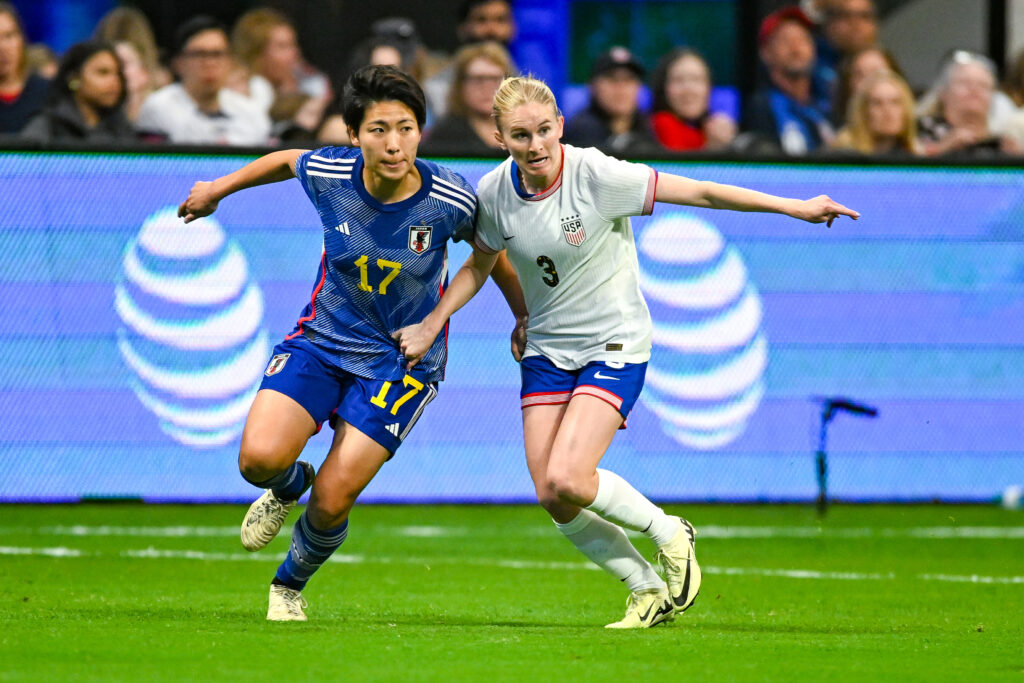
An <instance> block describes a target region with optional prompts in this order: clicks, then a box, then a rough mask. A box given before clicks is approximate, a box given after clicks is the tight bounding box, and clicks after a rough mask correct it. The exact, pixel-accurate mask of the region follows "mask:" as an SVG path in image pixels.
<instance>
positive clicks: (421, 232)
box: [409, 225, 434, 254]
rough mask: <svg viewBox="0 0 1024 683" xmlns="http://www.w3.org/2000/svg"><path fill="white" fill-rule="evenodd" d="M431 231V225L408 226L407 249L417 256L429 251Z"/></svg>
mask: <svg viewBox="0 0 1024 683" xmlns="http://www.w3.org/2000/svg"><path fill="white" fill-rule="evenodd" d="M433 231H434V227H433V226H432V225H410V226H409V249H410V250H412V251H413V252H414V253H417V254H422V253H423V252H425V251H426V250H427V249H430V233H431V232H433Z"/></svg>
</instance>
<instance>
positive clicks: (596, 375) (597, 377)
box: [594, 370, 619, 382]
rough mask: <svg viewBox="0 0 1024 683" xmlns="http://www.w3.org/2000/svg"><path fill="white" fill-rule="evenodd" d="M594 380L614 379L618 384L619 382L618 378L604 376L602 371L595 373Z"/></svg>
mask: <svg viewBox="0 0 1024 683" xmlns="http://www.w3.org/2000/svg"><path fill="white" fill-rule="evenodd" d="M594 379H613V380H615V381H616V382H618V381H619V378H618V377H612V376H611V375H602V374H601V371H600V370H598V371H597V372H595V373H594Z"/></svg>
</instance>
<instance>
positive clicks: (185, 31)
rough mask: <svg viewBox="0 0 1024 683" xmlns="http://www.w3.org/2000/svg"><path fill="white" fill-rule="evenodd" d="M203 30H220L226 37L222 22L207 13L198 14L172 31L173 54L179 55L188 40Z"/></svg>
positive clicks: (225, 28) (226, 32) (226, 30)
mask: <svg viewBox="0 0 1024 683" xmlns="http://www.w3.org/2000/svg"><path fill="white" fill-rule="evenodd" d="M203 31H220V32H221V33H223V34H224V38H225V40H226V39H227V37H228V29H227V27H226V26H225V25H224V24H222V23H221V22H219V21H217V20H216V19H214V18H213V17H211V16H209V15H207V14H200V15H198V16H195V17H192V18H191V19H189V20H188V21H186V22H185V23H184V24H182V25H181V26H179V27H178V30H176V31H175V32H174V56H178V55H180V54H181V52H182V50H184V49H185V45H186V44H187V43H188V41H190V40H192V38H193V36H195V35H196V34H197V33H202V32H203Z"/></svg>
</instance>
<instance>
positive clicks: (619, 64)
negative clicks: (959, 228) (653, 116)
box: [565, 45, 661, 156]
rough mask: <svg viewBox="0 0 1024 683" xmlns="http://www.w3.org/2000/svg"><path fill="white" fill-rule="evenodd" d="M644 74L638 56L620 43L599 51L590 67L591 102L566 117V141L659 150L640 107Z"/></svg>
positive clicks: (627, 150) (625, 150) (623, 150)
mask: <svg viewBox="0 0 1024 683" xmlns="http://www.w3.org/2000/svg"><path fill="white" fill-rule="evenodd" d="M645 74H646V72H645V70H644V66H643V64H641V63H640V60H639V59H637V57H636V56H635V55H634V54H633V53H632V52H630V51H629V50H627V49H626V48H624V47H622V46H618V45H617V46H615V47H613V48H611V49H610V50H608V51H607V52H604V53H602V54H600V55H598V57H597V59H595V60H594V64H593V65H592V66H591V69H590V105H589V106H588V107H587V108H586V109H584V110H583V111H581V112H580V113H578V114H576V116H574V117H572V118H571V119H569V120H568V121H566V123H565V141H566V142H568V143H569V144H573V145H577V146H581V147H584V146H585V147H600V148H602V149H605V150H608V151H612V152H615V153H617V154H619V155H626V154H628V155H631V156H637V155H642V154H644V153H645V152H651V151H656V150H660V149H661V145H659V144H658V141H657V140H656V139H655V137H654V132H653V131H652V130H651V124H650V121H649V120H648V118H647V115H646V114H645V113H644V112H643V111H641V109H640V99H639V98H640V86H641V85H643V80H644V76H645Z"/></svg>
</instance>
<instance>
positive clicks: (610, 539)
mask: <svg viewBox="0 0 1024 683" xmlns="http://www.w3.org/2000/svg"><path fill="white" fill-rule="evenodd" d="M494 117H495V119H496V123H497V126H498V132H497V136H498V139H499V142H500V143H501V145H502V147H504V148H506V149H508V151H509V152H510V155H511V156H510V158H509V159H507V160H506V161H505V162H504V163H502V164H501V165H500V166H499V167H498V168H496V169H494V170H493V171H491V172H490V173H488V174H487V175H485V176H484V177H483V179H481V181H480V185H479V187H478V191H477V194H478V196H479V205H478V207H479V208H478V215H477V226H476V235H475V239H474V249H473V253H472V255H471V256H470V257H469V258H468V259H467V261H466V263H465V264H464V265H463V266H462V268H461V269H460V271H459V272H458V273H457V274H456V276H455V278H454V279H453V280H452V283H451V286H450V287H449V289H448V291H446V292H445V294H444V296H443V297H442V298H441V300H440V301H439V302H438V304H437V306H436V307H435V308H434V310H433V311H432V312H431V313H430V314H429V315H428V316H427V317H426V318H425V319H424V320H423V322H422V323H420V324H418V325H412V326H409V327H406V328H403V329H401V330H399V331H397V332H396V333H395V335H394V336H395V338H396V339H398V340H399V343H400V346H401V349H402V351H403V353H404V354H405V356H406V358H407V359H408V361H409V364H410V367H411V366H413V365H415V364H416V363H417V362H418V361H419V360H420V358H422V356H423V354H424V353H426V352H427V351H428V350H429V349H430V346H431V344H432V343H433V342H434V340H435V338H436V337H437V335H438V334H439V333H440V332H441V330H442V329H443V328H444V325H445V323H446V322H447V320H448V318H449V316H451V315H452V314H453V313H454V312H455V311H456V310H458V309H459V308H461V307H462V306H463V305H464V304H465V303H466V302H467V301H468V300H469V299H470V298H472V296H473V295H474V294H475V293H476V292H477V291H478V290H479V289H480V287H481V286H482V285H483V283H484V281H485V280H486V278H487V276H488V274H489V273H490V270H491V268H492V267H493V265H494V263H495V260H496V258H497V256H498V254H499V253H500V252H502V251H506V252H507V255H508V258H509V260H510V261H511V263H512V265H513V267H514V268H515V271H516V273H517V274H518V276H519V281H520V283H521V285H522V288H523V293H524V295H525V297H526V304H527V310H528V312H529V316H528V319H527V320H520V323H519V326H518V327H525V332H526V335H525V337H526V340H525V347H524V348H523V350H522V363H521V373H522V382H523V386H522V391H521V397H522V409H523V437H524V440H525V447H526V462H527V466H528V467H529V469H530V474H531V476H532V478H533V483H534V486H535V487H536V490H537V498H538V500H539V502H540V504H541V505H542V506H543V507H544V508H545V509H546V510H547V511H548V512H549V513H550V514H551V517H552V518H553V519H554V521H555V525H556V526H557V527H558V529H559V530H560V531H561V532H562V533H563V534H564V535H565V536H566V537H567V538H568V539H569V540H570V541H571V542H572V543H573V544H574V545H575V546H576V547H577V548H578V549H579V550H580V551H581V552H582V553H583V554H584V555H586V556H587V557H588V558H590V559H591V560H592V561H594V562H595V563H596V564H598V565H599V566H601V567H602V568H603V569H605V570H606V571H608V572H609V573H611V574H612V575H613V576H615V577H616V578H618V579H620V580H621V581H623V582H624V583H625V584H626V585H627V586H628V587H629V589H630V597H629V601H628V603H627V607H626V614H625V617H624V618H623V619H622V620H620V621H618V622H615V623H612V624H608V627H609V628H647V627H650V626H653V625H655V624H658V623H660V622H663V621H667V620H670V619H672V618H673V617H674V615H675V613H677V612H682V611H684V610H686V609H687V608H688V607H690V605H692V604H693V601H694V599H696V597H697V593H698V591H699V590H700V583H701V572H700V568H699V566H698V565H697V559H696V555H695V552H694V530H693V527H692V526H691V525H690V523H689V522H687V521H686V520H683V519H681V518H679V517H672V516H669V515H666V514H665V512H664V511H663V510H662V509H661V508H659V507H658V506H656V505H654V504H653V503H651V502H650V501H649V500H648V499H647V498H646V497H644V496H643V494H641V493H640V492H639V491H637V490H636V489H634V488H633V487H632V486H631V485H630V484H629V483H628V482H626V481H625V480H624V479H622V478H621V477H620V476H618V475H616V474H615V473H613V472H610V471H608V470H605V469H599V468H598V464H599V463H600V461H601V458H602V457H603V456H604V454H605V451H606V450H607V449H608V447H609V445H610V444H611V441H612V437H613V436H614V435H615V432H616V431H617V430H618V429H619V428H621V427H622V426H623V425H624V422H625V419H626V416H627V415H628V414H629V410H630V408H631V407H632V406H633V404H634V403H635V402H636V399H637V397H638V396H639V394H640V389H641V388H642V386H643V377H644V373H645V371H646V367H647V361H648V359H649V358H650V355H651V332H652V325H651V318H650V314H649V313H648V310H647V305H646V303H645V302H644V299H643V297H642V295H641V293H640V286H639V274H638V265H637V256H636V246H635V244H634V241H633V232H632V228H631V226H630V221H629V216H639V215H646V214H650V213H651V211H652V210H653V208H654V203H655V202H666V203H669V204H681V205H688V206H697V207H705V208H713V209H731V210H735V211H763V212H772V213H782V214H785V215H788V216H792V217H794V218H800V219H803V220H806V221H809V222H812V223H824V222H827V223H828V225H829V226H831V224H832V221H833V220H835V219H836V218H837V217H838V216H851V217H853V218H854V219H856V218H858V217H859V214H857V212H855V211H852V210H850V209H848V208H846V207H845V206H842V205H840V204H838V203H836V202H834V201H832V200H831V199H829V198H828V197H826V196H820V197H816V198H814V199H809V200H806V201H800V200H796V199H784V198H781V197H776V196H773V195H768V194H764V193H761V192H755V191H753V190H747V189H743V188H739V187H735V186H731V185H722V184H717V183H712V182H706V181H697V180H691V179H689V178H683V177H680V176H674V175H669V174H658V173H657V172H655V171H654V170H653V169H651V168H649V167H647V166H644V165H641V164H633V163H628V162H624V161H619V160H616V159H613V158H611V157H608V156H606V155H604V154H603V153H601V152H599V151H598V150H596V149H592V148H588V149H579V148H576V147H571V146H569V145H562V144H561V143H560V142H559V140H560V138H561V136H562V126H563V118H562V116H561V115H560V113H559V110H558V105H557V104H556V102H555V98H554V95H553V94H552V93H551V90H550V89H549V88H548V87H547V85H545V84H544V83H543V82H542V81H538V80H536V79H533V78H522V77H520V78H509V79H506V80H505V81H504V82H503V83H502V84H501V87H500V88H499V90H498V92H497V94H496V95H495V97H494ZM622 527H625V528H627V529H632V530H634V531H639V532H642V533H644V534H645V535H646V536H648V537H649V538H650V539H651V540H652V541H653V542H654V543H655V545H657V546H658V553H657V556H656V557H657V560H658V561H659V562H660V563H661V565H662V569H663V570H664V575H665V580H662V578H661V577H659V576H658V574H657V572H655V570H654V569H653V567H652V566H651V565H650V564H649V563H648V562H647V561H646V560H645V559H644V558H643V557H642V556H641V555H640V554H639V552H637V550H636V549H635V548H634V547H633V545H632V543H630V541H629V539H628V538H627V537H626V534H625V532H624V531H623V528H622Z"/></svg>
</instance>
